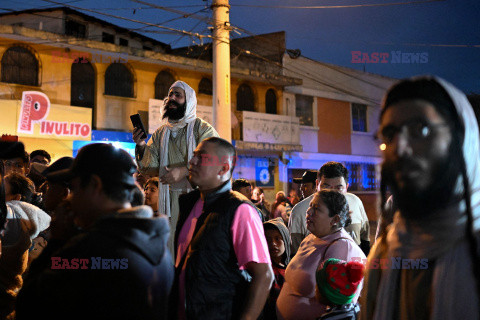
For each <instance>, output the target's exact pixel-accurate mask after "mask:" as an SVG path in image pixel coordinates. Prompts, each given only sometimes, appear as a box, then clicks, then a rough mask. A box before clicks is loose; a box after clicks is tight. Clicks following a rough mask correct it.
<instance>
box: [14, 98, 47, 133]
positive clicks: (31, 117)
mask: <svg viewBox="0 0 480 320" xmlns="http://www.w3.org/2000/svg"><path fill="white" fill-rule="evenodd" d="M49 110H50V99H48V97H47V95H46V94H44V93H43V92H38V91H24V92H23V94H22V109H21V111H20V121H19V122H18V132H22V133H30V134H32V133H33V123H34V122H40V121H42V120H43V119H45V118H46V117H47V115H48V111H49Z"/></svg>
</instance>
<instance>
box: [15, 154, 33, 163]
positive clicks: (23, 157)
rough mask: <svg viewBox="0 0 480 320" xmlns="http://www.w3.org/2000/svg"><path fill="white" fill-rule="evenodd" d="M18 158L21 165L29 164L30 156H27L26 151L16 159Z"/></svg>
mask: <svg viewBox="0 0 480 320" xmlns="http://www.w3.org/2000/svg"><path fill="white" fill-rule="evenodd" d="M18 158H21V159H22V161H23V164H28V163H29V162H30V156H29V154H28V152H27V151H25V152H24V153H23V155H20V157H18Z"/></svg>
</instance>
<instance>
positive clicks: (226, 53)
mask: <svg viewBox="0 0 480 320" xmlns="http://www.w3.org/2000/svg"><path fill="white" fill-rule="evenodd" d="M212 10H213V27H214V28H213V42H212V46H213V99H212V101H213V124H212V125H213V126H214V127H215V129H216V130H217V131H218V134H219V135H220V137H222V138H223V139H225V140H228V141H232V131H231V130H232V124H231V108H232V107H231V97H230V92H231V89H230V22H229V12H230V5H229V4H228V0H214V1H213V3H212Z"/></svg>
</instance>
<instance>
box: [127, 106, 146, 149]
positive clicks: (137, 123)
mask: <svg viewBox="0 0 480 320" xmlns="http://www.w3.org/2000/svg"><path fill="white" fill-rule="evenodd" d="M130 120H131V121H132V125H133V127H134V132H135V128H137V129H140V130H141V133H142V134H141V136H140V137H139V138H140V139H146V138H147V131H146V130H145V127H144V126H143V123H142V119H141V118H140V115H139V114H138V113H136V114H132V115H131V116H130ZM134 141H135V134H134ZM135 143H137V141H135Z"/></svg>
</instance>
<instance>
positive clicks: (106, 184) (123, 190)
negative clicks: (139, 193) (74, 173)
mask: <svg viewBox="0 0 480 320" xmlns="http://www.w3.org/2000/svg"><path fill="white" fill-rule="evenodd" d="M94 174H95V173H88V174H86V175H82V176H80V185H81V186H82V187H86V186H87V185H88V183H89V182H90V179H91V178H92V176H93V175H94ZM95 175H96V174H95ZM98 177H99V178H100V179H101V180H102V186H103V192H104V193H105V195H106V196H107V197H108V198H110V199H111V200H113V201H116V202H131V200H132V190H133V189H134V188H136V185H130V184H125V183H121V182H118V181H112V180H110V179H102V177H100V176H98Z"/></svg>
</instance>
